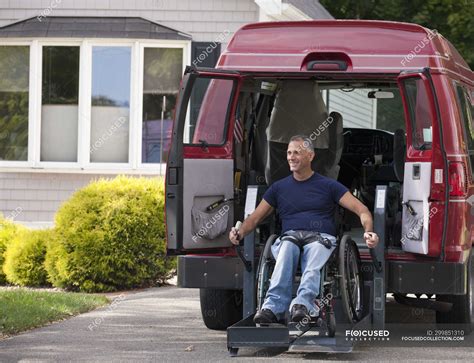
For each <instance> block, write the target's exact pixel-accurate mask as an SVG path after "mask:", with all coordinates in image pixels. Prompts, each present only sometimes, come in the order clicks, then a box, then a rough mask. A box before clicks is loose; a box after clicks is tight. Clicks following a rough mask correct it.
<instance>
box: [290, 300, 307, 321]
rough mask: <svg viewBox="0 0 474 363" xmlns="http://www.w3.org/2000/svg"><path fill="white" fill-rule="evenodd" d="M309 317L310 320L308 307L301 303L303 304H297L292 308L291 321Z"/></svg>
mask: <svg viewBox="0 0 474 363" xmlns="http://www.w3.org/2000/svg"><path fill="white" fill-rule="evenodd" d="M305 318H306V319H307V320H308V321H311V316H310V315H309V313H308V309H307V308H306V306H304V305H301V304H295V305H293V307H292V308H291V321H292V322H293V323H299V322H300V321H301V320H303V319H305Z"/></svg>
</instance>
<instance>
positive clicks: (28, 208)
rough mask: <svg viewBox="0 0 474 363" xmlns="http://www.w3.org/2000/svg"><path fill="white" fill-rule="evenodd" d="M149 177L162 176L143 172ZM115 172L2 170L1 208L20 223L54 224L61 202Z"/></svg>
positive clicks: (111, 175) (113, 175) (0, 186)
mask: <svg viewBox="0 0 474 363" xmlns="http://www.w3.org/2000/svg"><path fill="white" fill-rule="evenodd" d="M142 175H143V176H147V177H158V176H150V175H146V174H142ZM113 177H115V174H77V173H41V172H34V173H31V172H30V173H28V172H1V173H0V211H1V213H3V215H4V216H5V217H8V218H11V219H14V220H15V221H17V222H21V223H24V224H30V225H31V226H35V223H37V222H42V223H40V224H38V226H48V225H52V222H53V220H54V215H55V213H56V211H57V210H58V208H59V207H60V205H61V204H62V203H63V202H64V201H66V200H68V199H69V198H70V197H71V195H72V194H73V193H74V192H75V191H76V190H77V189H79V188H82V187H84V186H86V185H87V184H89V183H90V182H91V181H93V180H97V179H99V178H113Z"/></svg>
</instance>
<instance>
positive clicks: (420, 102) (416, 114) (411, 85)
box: [403, 78, 434, 150]
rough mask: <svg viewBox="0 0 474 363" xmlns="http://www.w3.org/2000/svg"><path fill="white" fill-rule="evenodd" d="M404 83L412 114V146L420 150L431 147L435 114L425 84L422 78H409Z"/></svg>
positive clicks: (410, 113)
mask: <svg viewBox="0 0 474 363" xmlns="http://www.w3.org/2000/svg"><path fill="white" fill-rule="evenodd" d="M403 84H404V88H405V97H406V101H407V105H408V112H409V115H410V125H411V132H412V135H411V136H412V146H413V147H414V148H415V149H419V150H420V149H423V150H428V149H431V142H432V120H433V119H434V115H433V114H432V112H431V107H430V100H429V97H428V94H427V91H426V88H425V85H424V84H423V81H422V79H421V78H409V79H406V80H405V81H404V82H403Z"/></svg>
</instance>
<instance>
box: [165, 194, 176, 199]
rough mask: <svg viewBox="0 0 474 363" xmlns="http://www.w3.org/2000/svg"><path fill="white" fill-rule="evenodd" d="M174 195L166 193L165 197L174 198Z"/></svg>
mask: <svg viewBox="0 0 474 363" xmlns="http://www.w3.org/2000/svg"><path fill="white" fill-rule="evenodd" d="M174 197H175V195H174V193H168V194H166V198H168V199H174Z"/></svg>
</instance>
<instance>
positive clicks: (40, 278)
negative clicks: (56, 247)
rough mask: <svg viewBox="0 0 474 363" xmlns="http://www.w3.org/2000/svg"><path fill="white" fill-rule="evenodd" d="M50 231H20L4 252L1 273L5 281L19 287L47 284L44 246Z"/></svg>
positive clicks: (49, 236)
mask: <svg viewBox="0 0 474 363" xmlns="http://www.w3.org/2000/svg"><path fill="white" fill-rule="evenodd" d="M51 233H52V232H51V230H26V229H24V230H21V231H19V232H18V233H17V234H16V235H15V237H14V238H13V240H12V242H11V243H10V244H9V245H8V247H7V250H6V251H5V262H4V264H3V271H4V272H5V275H6V277H7V281H8V282H11V283H13V284H16V285H20V286H45V285H47V284H48V281H47V273H46V270H45V268H44V259H45V255H46V244H47V242H48V240H49V239H50V238H51Z"/></svg>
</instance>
